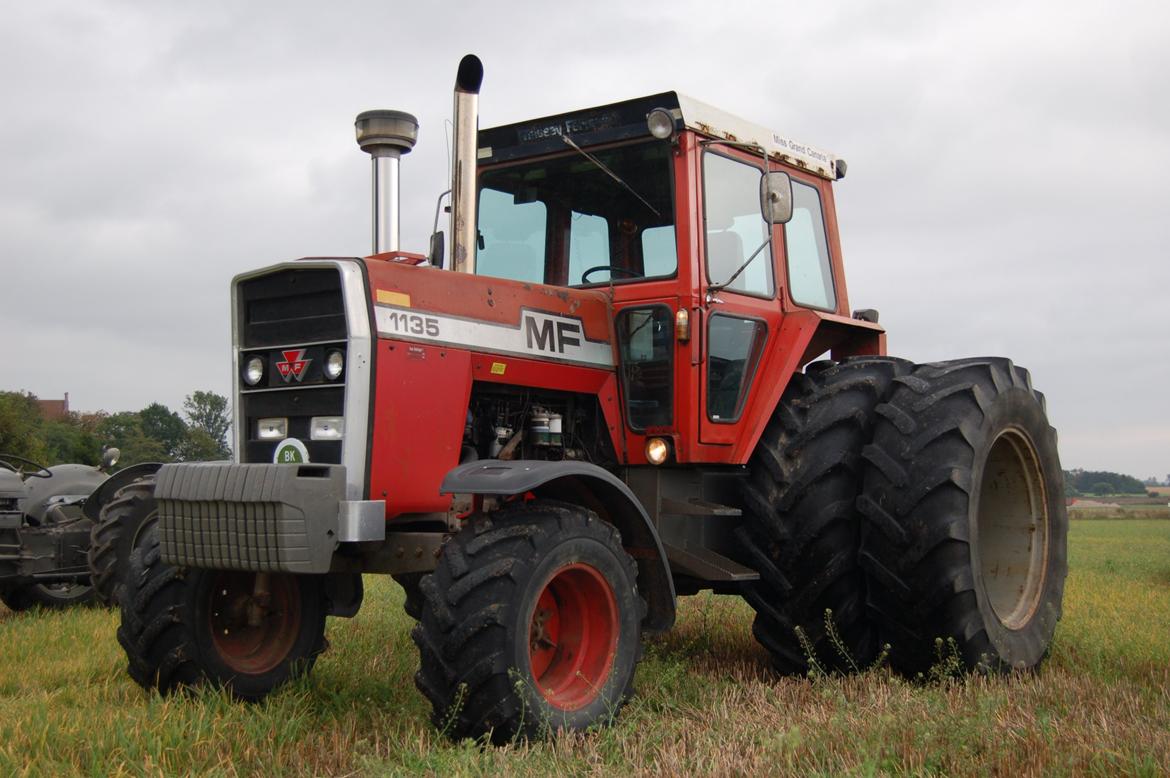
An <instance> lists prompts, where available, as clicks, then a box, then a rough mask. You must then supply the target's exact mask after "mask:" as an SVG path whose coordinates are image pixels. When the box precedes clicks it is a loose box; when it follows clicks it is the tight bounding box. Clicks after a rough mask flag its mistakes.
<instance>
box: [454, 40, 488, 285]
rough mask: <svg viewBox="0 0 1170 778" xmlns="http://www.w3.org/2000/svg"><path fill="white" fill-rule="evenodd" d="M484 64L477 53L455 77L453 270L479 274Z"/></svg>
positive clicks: (467, 57) (466, 60) (464, 63)
mask: <svg viewBox="0 0 1170 778" xmlns="http://www.w3.org/2000/svg"><path fill="white" fill-rule="evenodd" d="M482 83H483V63H482V62H480V61H479V57H477V56H475V55H474V54H468V55H467V56H465V57H464V58H463V59H461V60H460V61H459V72H458V73H456V75H455V142H454V144H453V147H454V148H453V150H452V156H453V157H454V159H453V160H452V161H451V269H452V270H455V271H456V272H459V273H475V243H476V235H475V164H476V154H477V152H478V145H479V139H478V137H477V135H478V132H479V87H480V84H482Z"/></svg>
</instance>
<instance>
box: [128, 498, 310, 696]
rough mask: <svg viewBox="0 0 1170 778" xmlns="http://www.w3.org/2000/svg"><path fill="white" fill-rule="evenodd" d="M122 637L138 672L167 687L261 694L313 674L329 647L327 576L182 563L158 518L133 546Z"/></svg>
mask: <svg viewBox="0 0 1170 778" xmlns="http://www.w3.org/2000/svg"><path fill="white" fill-rule="evenodd" d="M125 580H126V588H125V591H124V593H123V597H122V625H121V627H119V629H118V642H119V643H121V644H122V648H123V649H125V651H126V656H127V658H128V659H129V661H130V668H129V670H130V676H131V677H132V678H133V679H134V680H135V681H136V682H138V684H139V685H140V686H142V687H143V688H144V689H158V690H159V691H160V692H162V693H164V694H166V693H168V692H172V691H175V690H177V689H179V688H182V687H189V686H195V685H198V684H201V683H204V682H209V683H211V684H214V685H216V686H222V687H225V688H227V689H228V690H229V691H230V692H231V694H232V695H233V696H234V697H237V698H239V699H244V700H258V699H261V698H262V697H264V696H265V695H267V694H268V693H269V692H271V691H272V690H273V689H275V688H276V687H278V686H280V685H281V684H283V683H285V682H287V681H289V680H291V679H293V678H296V677H299V676H301V675H304V674H306V673H308V672H309V670H310V669H311V668H312V666H313V663H314V662H315V661H316V660H317V655H318V654H320V653H321V652H322V651H323V650H324V649H325V613H326V603H325V597H324V591H323V587H322V584H321V578H320V577H319V576H306V575H289V574H282V573H271V574H268V579H267V595H257V593H256V587H255V583H256V574H255V573H247V572H239V571H234V570H198V569H189V568H176V567H171V566H170V565H167V564H165V563H163V561H162V560H161V558H160V555H159V540H158V528H157V526H156V524H155V522H154V520H151V521H149V522H148V523H147V524H146V525H145V526H144V527H143V528H142V533H141V539H140V542H139V543H138V545H137V547H135V549H134V551H133V552H132V553H131V554H130V567H129V571H128V575H127V577H126V579H125Z"/></svg>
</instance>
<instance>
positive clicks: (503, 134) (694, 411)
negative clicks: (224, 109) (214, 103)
mask: <svg viewBox="0 0 1170 778" xmlns="http://www.w3.org/2000/svg"><path fill="white" fill-rule="evenodd" d="M482 76H483V70H482V66H481V65H480V62H479V60H478V59H476V58H475V57H474V56H468V57H465V58H464V59H463V61H462V62H461V63H460V66H459V71H458V75H457V78H456V88H455V118H454V143H453V147H454V150H453V160H452V179H453V180H452V182H451V191H450V200H449V211H450V228H449V231H448V232H447V234H446V236H444V235H443V234H442V233H438V232H437V233H436V234H435V236H434V237H433V238H432V240H431V245H430V250H429V252H428V254H426V255H424V254H415V253H408V252H405V251H401V250H400V249H399V222H398V190H399V166H400V160H401V157H402V156H403V155H405V154H406V153H407V152H409V151H410V150H411V148H412V147H413V145H414V143H415V140H416V135H417V130H418V124H417V122H416V121H415V119H414V117H412V116H410V115H409V114H405V113H401V112H397V111H369V112H366V113H363V114H361V115H359V116H358V118H357V123H356V128H357V141H358V144H359V145H360V146H361V148H362V149H363V150H364V151H366V152H368V153H369V154H371V155H372V158H373V170H374V182H373V193H374V253H373V254H371V255H370V256H367V257H364V258H318V257H313V258H306V259H301V260H297V261H294V262H286V263H283V264H278V265H273V266H270V267H266V268H264V269H262V270H257V271H254V272H249V273H245V274H243V275H240V276H238V277H236V278H235V279H234V281H233V282H232V306H233V314H232V315H233V319H232V333H233V335H232V338H233V353H234V360H235V364H234V373H235V386H234V397H235V403H234V406H235V451H236V458H237V460H238V461H235V462H231V463H196V464H173V465H165V466H163V467H162V468H161V469H160V470H159V471H158V472H157V474H155V475H151V476H148V477H146V478H144V479H142V480H139V481H137V482H135V483H133V484H131V485H130V486H127V487H126V490H129V492H128V494H131V496H132V497H133V499H123V500H121V501H115V502H117V503H118V505H120V507H119V508H118V509H117V510H109V509H107V511H106V513H105V517H104V520H105V521H106V523H111V522H113V523H119V524H122V525H124V526H123V530H124V531H126V532H131V530H132V535H133V537H135V538H136V542H135V543H134V544H133V545H134V550H133V552H132V553H131V554H130V555H129V564H128V570H126V571H125V572H124V575H123V576H122V583H121V585H122V590H121V595H120V597H121V607H122V623H121V627H120V629H119V630H118V639H119V640H120V642H121V644H122V646H123V647H124V649H125V651H126V654H127V656H128V657H129V672H130V674H131V676H132V677H133V678H134V680H135V681H137V682H138V683H139V684H141V685H142V686H143V687H145V688H147V689H157V690H159V691H161V692H163V693H166V692H171V691H173V690H177V689H180V688H183V687H187V686H191V685H197V684H203V683H211V684H215V685H219V686H223V687H226V688H227V689H229V690H230V692H231V693H232V694H233V695H235V696H236V697H238V698H242V699H247V700H254V699H258V698H261V697H263V696H264V695H266V694H268V693H269V692H270V691H272V690H273V689H274V688H276V687H278V686H280V685H281V684H283V683H285V682H286V681H288V680H289V679H292V678H295V677H298V676H300V675H303V674H305V673H307V672H309V670H310V669H311V668H312V666H313V663H314V661H315V659H316V658H317V656H318V655H319V654H320V653H321V651H322V650H323V649H324V647H325V645H326V643H325V638H324V629H325V618H326V617H327V616H342V617H351V616H354V615H355V614H356V613H357V611H358V608H359V606H360V605H361V602H362V593H363V590H362V575H364V574H372V573H385V574H389V575H391V576H393V577H394V578H395V580H397V581H398V582H399V583H400V584H401V585H402V586H403V588H404V589H405V591H406V611H407V612H408V613H409V614H410V616H412V617H413V618H414V619H415V620H417V625H416V626H415V627H414V630H413V633H412V634H413V638H414V642H415V643H416V644H417V646H418V650H419V654H420V663H419V664H420V666H419V670H418V673H417V675H416V676H415V681H416V684H417V685H418V688H419V689H420V690H421V692H422V693H423V694H424V695H425V696H426V697H427V699H428V700H429V701H430V702H431V704H432V706H433V719H434V722H435V723H436V725H438V726H441V727H442V728H443V729H444V731H445V732H447V733H448V734H449V735H451V736H452V737H455V738H463V737H485V738H486V739H488V740H492V741H497V742H498V741H503V740H507V739H509V738H512V737H515V736H518V735H519V736H527V735H535V734H539V733H541V732H546V731H555V730H557V729H560V728H565V729H572V730H579V729H583V728H586V727H588V726H590V725H592V724H594V723H597V722H601V721H605V720H608V719H609V718H610V717H611V716H612V715H613V714H614V712H615V711H616V710H617V709H618V708H619V707H620V706H621V704H622V702H623V701H624V700H625V699H626V698H627V696H628V695H630V694H631V693H632V689H633V679H634V672H635V667H636V665H637V663H638V659H639V656H640V654H641V648H640V643H641V639H642V636H643V634H645V633H653V632H662V631H664V630H668V629H670V628H671V626H672V624H673V623H674V621H675V607H676V600H677V598H678V597H679V596H680V595H685V594H694V593H696V592H699V591H701V590H711V591H713V592H716V593H720V594H729V595H735V596H742V597H744V598H745V599H746V600H747V601H748V602H749V603H750V604H751V605H752V607H753V608H754V609H755V611H756V614H757V615H756V618H755V622H754V626H753V633H754V634H755V636H756V637H757V638H758V639H759V641H760V643H761V644H763V646H764V647H766V649H767V651H768V652H769V653H770V654H771V657H772V658H773V659H774V662H775V665H776V667H777V668H778V669H779V670H781V671H783V672H786V673H801V672H807V671H808V670H809V668H810V666H815V667H819V668H822V669H827V670H830V671H848V670H851V669H856V668H864V667H865V666H866V665H867V664H869V663H871V662H872V661H873V660H874V659H875V657H877V656H879V654H882V653H883V652H884V648H883V647H884V646H886V645H887V644H888V647H889V648H888V658H889V662H890V664H891V665H892V666H893V667H894V668H895V669H896V670H898V671H899V672H902V673H905V674H907V675H909V676H911V677H913V676H915V675H916V674H919V673H924V672H926V671H928V670H929V669H930V668H931V667H932V665H933V664H935V663H936V662H938V661H939V657H940V646H941V647H942V649H941V650H946V651H949V652H951V653H950V655H951V656H958V657H960V658H961V660H962V662H963V664H965V665H966V667H967V668H969V669H971V670H974V671H980V672H987V673H999V672H1008V671H1013V670H1025V669H1029V668H1034V667H1036V666H1037V665H1038V664H1039V663H1040V662H1041V661H1042V659H1043V658H1044V656H1045V654H1046V652H1047V650H1048V647H1049V645H1050V642H1051V640H1052V636H1053V631H1054V629H1055V627H1056V623H1057V620H1058V619H1059V618H1060V614H1061V600H1062V593H1063V587H1064V578H1065V572H1066V562H1065V545H1066V543H1065V539H1066V528H1067V517H1066V512H1065V507H1064V499H1063V496H1062V488H1063V487H1062V477H1061V469H1060V464H1059V460H1058V456H1057V447H1056V432H1055V430H1053V428H1052V427H1051V426H1050V425H1049V423H1048V420H1047V417H1046V414H1045V405H1044V397H1043V395H1041V394H1040V393H1039V392H1037V391H1035V390H1034V389H1033V388H1032V383H1031V379H1030V378H1029V375H1028V372H1027V371H1026V370H1024V369H1022V368H1020V367H1017V366H1016V365H1014V364H1013V363H1012V362H1011V361H1010V360H1008V359H1005V358H1001V357H984V358H975V359H958V360H954V361H948V362H936V363H930V364H921V365H915V364H911V363H910V362H907V361H905V360H901V359H897V358H894V357H890V356H887V355H886V339H885V333H884V330H883V329H882V327H881V326H880V325H879V323H878V315H877V312H876V311H873V310H857V311H851V308H850V304H849V298H848V295H847V293H846V287H845V275H844V267H843V265H842V257H841V246H840V242H839V240H838V228H837V213H836V210H835V207H834V201H833V186H834V184H835V182H837V181H839V180H840V179H841V178H842V177H843V176H844V175H845V162H844V161H843V160H842V159H840V158H838V157H836V156H834V155H833V154H830V153H828V152H826V151H823V150H820V149H818V148H815V147H813V146H809V145H805V144H803V143H797V142H795V141H793V140H791V139H789V138H786V137H783V136H781V135H777V134H775V133H773V132H772V131H770V130H767V129H764V128H762V127H758V126H756V125H753V124H751V123H748V122H746V121H743V120H741V119H738V118H735V117H734V116H730V115H728V114H726V113H723V112H721V111H719V110H716V109H714V108H712V107H710V106H708V105H705V104H703V103H701V102H698V101H695V100H692V99H690V98H687V97H684V96H683V95H680V94H676V93H673V92H666V93H662V94H656V95H652V96H649V97H642V98H638V99H633V100H626V101H624V102H618V103H613V104H611V105H605V106H601V107H599V108H590V109H586V110H580V111H573V112H570V113H565V114H561V115H557V116H550V117H546V118H541V119H534V120H531V121H524V122H519V123H516V124H510V125H507V126H503V127H496V128H493V129H484V130H479V129H477V125H478V121H477V104H478V92H479V87H480V83H481V80H482ZM445 194H446V193H445ZM442 202H443V198H442V197H440V204H441V203H442ZM437 221H438V219H437V216H436V223H437ZM444 244H446V245H444ZM111 504H113V503H111Z"/></svg>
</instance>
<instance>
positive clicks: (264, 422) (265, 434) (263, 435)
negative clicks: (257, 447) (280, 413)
mask: <svg viewBox="0 0 1170 778" xmlns="http://www.w3.org/2000/svg"><path fill="white" fill-rule="evenodd" d="M256 427H257V430H256V437H258V438H260V440H284V439H285V438H287V437H288V419H261V420H260V421H258V422H256Z"/></svg>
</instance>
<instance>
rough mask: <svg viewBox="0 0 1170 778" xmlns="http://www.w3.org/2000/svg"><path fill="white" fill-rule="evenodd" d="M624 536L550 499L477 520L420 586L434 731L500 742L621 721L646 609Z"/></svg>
mask: <svg viewBox="0 0 1170 778" xmlns="http://www.w3.org/2000/svg"><path fill="white" fill-rule="evenodd" d="M636 576H637V571H636V568H635V565H634V561H633V559H631V558H630V556H629V555H628V554H626V553H625V551H624V550H623V549H622V545H621V538H620V536H619V535H618V531H617V530H616V529H615V528H614V527H613V526H611V525H609V524H606V523H605V522H602V521H601V520H600V519H598V518H597V516H596V514H594V513H593V512H591V511H588V510H585V509H583V508H579V507H577V506H574V505H570V504H567V503H561V502H554V501H551V500H534V501H531V502H519V503H515V504H513V505H511V506H508V507H504V508H502V509H500V510H498V511H496V512H494V513H491V514H486V515H479V516H475V517H473V518H472V519H471V520H470V521H469V523H468V526H467V527H465V528H464V529H463V531H461V532H460V533H459V534H458V535H456V536H455V537H454V538H453V539H452V540H451V541H450V542H449V543H448V544H447V546H446V547H445V548H444V551H443V555H442V557H441V558H440V559H439V565H438V567H437V568H436V570H435V572H434V573H433V574H432V575H429V576H427V577H425V578H423V579H422V582H421V586H420V588H421V591H422V595H423V597H424V607H423V612H422V620H421V621H420V622H419V624H418V625H417V626H416V627H415V628H414V631H413V633H412V636H413V638H414V641H415V643H416V644H417V645H418V648H419V654H420V659H421V667H420V669H419V671H418V673H417V675H416V676H415V683H416V684H417V686H418V688H419V690H420V691H422V693H423V694H424V695H426V697H427V699H428V700H430V702H431V704H432V707H433V716H432V720H433V722H434V724H435V726H436V727H438V728H439V729H440V730H442V731H443V732H445V733H446V734H447V735H449V736H450V737H452V738H453V739H456V740H458V739H461V738H465V737H480V736H484V735H487V736H489V738H490V740H491V741H492V742H495V743H501V742H506V741H508V740H509V739H511V738H513V737H514V736H518V735H519V736H537V735H540V734H543V733H545V732H551V731H555V730H557V729H562V728H563V729H570V730H581V729H585V728H587V727H588V726H590V725H591V724H594V723H596V722H602V721H606V720H608V719H609V718H611V717H612V716H614V715H615V714H616V713H617V711H618V709H619V708H620V707H621V705H622V704H623V703H624V701H625V698H626V696H627V695H628V694H629V693H630V689H631V685H632V681H633V677H634V669H635V667H636V665H637V662H638V659H639V658H640V654H641V622H642V619H643V618H644V616H645V614H646V605H645V603H644V601H643V600H642V598H641V597H640V596H639V594H638V590H637V578H636Z"/></svg>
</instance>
